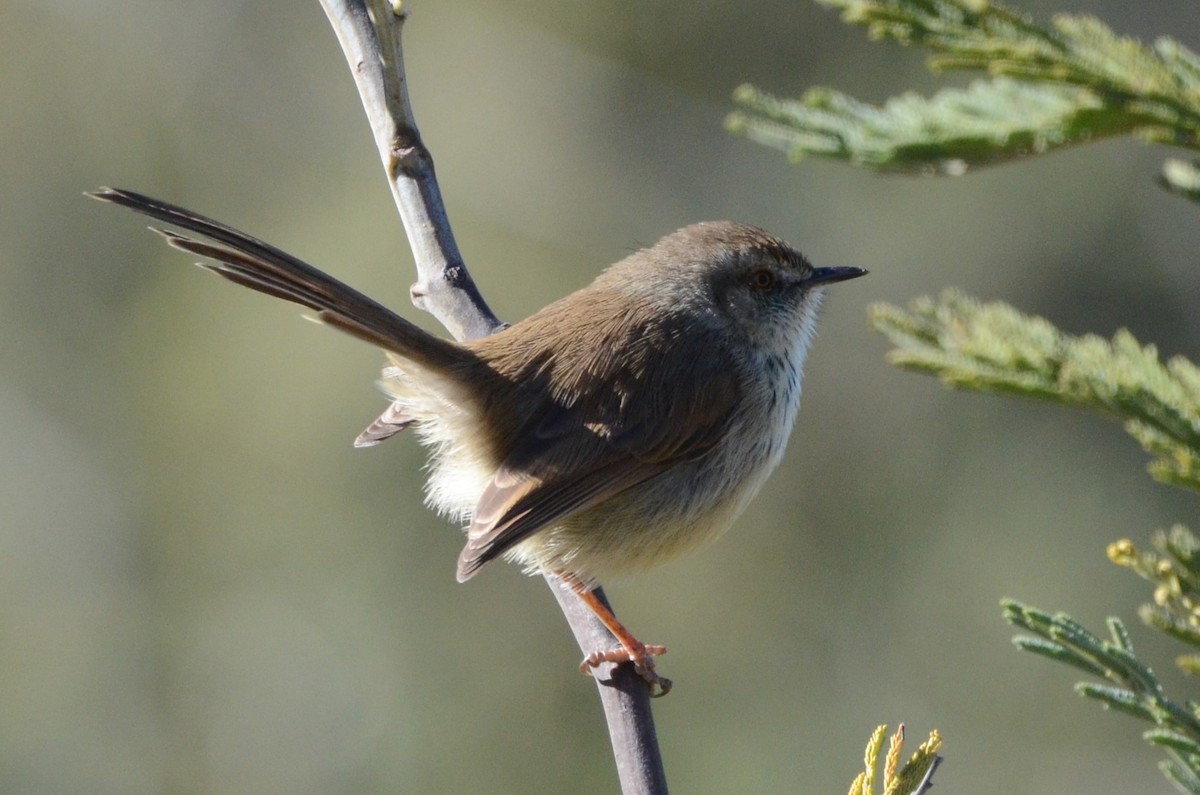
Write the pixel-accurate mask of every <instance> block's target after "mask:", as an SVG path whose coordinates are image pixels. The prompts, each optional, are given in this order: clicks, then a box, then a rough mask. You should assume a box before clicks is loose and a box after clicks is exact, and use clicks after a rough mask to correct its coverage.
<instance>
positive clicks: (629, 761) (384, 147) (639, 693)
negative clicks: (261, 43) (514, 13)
mask: <svg viewBox="0 0 1200 795" xmlns="http://www.w3.org/2000/svg"><path fill="white" fill-rule="evenodd" d="M321 5H322V6H323V7H324V9H325V14H326V16H328V17H329V22H330V24H331V25H332V26H333V29H334V32H335V33H336V34H337V37H338V41H339V42H340V43H341V45H342V51H343V52H344V53H345V55H346V60H347V62H348V63H349V65H350V70H351V72H352V73H353V75H354V81H355V83H356V84H357V86H358V91H359V95H360V96H361V97H362V101H363V108H364V110H365V111H366V114H367V118H368V119H369V120H370V123H371V131H372V133H373V134H374V136H375V143H376V145H377V146H378V148H379V154H380V157H381V158H382V160H383V164H384V169H385V170H386V172H387V176H388V183H389V184H390V186H391V189H392V194H393V196H394V197H395V199H396V206H397V208H398V209H399V211H400V217H401V219H402V220H403V222H404V228H405V231H406V232H407V233H408V240H409V244H410V245H411V247H412V251H413V256H414V257H415V258H416V265H417V279H418V280H417V282H416V284H414V285H413V286H412V289H411V294H412V299H413V303H414V304H415V305H416V306H417V308H418V309H423V310H425V311H427V312H429V313H431V314H432V315H433V316H434V317H436V318H437V319H438V321H439V322H440V323H441V324H442V325H443V326H445V327H446V329H447V330H448V331H449V332H450V333H451V334H452V335H453V336H454V337H455V339H458V340H468V339H474V338H477V337H483V336H486V335H488V334H491V333H493V332H495V331H497V330H499V329H501V328H503V327H504V324H503V323H502V322H501V321H500V320H499V319H497V317H496V316H495V315H494V314H493V313H492V311H491V309H489V308H488V306H487V303H486V302H485V301H484V300H483V296H482V295H480V293H479V290H478V288H476V286H475V283H474V281H473V280H472V279H471V275H470V273H469V272H468V271H467V267H466V265H465V264H464V262H463V260H462V255H461V254H460V253H459V251H458V246H457V244H456V243H455V241H454V235H453V232H452V231H451V227H450V221H449V218H448V217H447V215H446V208H445V205H444V204H443V203H442V195H441V191H440V190H439V189H438V185H437V179H436V177H435V175H434V169H433V158H432V156H431V155H430V153H429V150H428V149H426V148H425V145H424V144H423V143H422V142H421V137H420V134H419V133H418V131H417V125H416V121H415V119H414V117H413V112H412V105H411V103H410V102H409V97H408V84H407V80H406V77H405V72H404V57H403V50H402V48H401V41H400V39H401V30H402V28H403V25H404V20H405V18H406V17H407V13H408V12H407V10H406V9H405V8H404V7H403V5H402V3H400V2H399V0H396V2H395V3H394V4H393V3H392V2H388V0H321ZM546 580H547V583H548V584H549V586H550V590H551V591H552V592H553V593H554V596H555V598H556V599H558V602H559V605H560V607H561V608H562V611H563V615H564V616H565V617H566V619H567V622H568V623H569V624H570V626H571V630H572V632H574V633H575V638H576V640H577V641H578V643H579V647H580V649H581V650H582V652H583V653H584V654H585V655H586V654H589V653H591V652H593V651H597V650H601V649H616V648H619V644H618V643H617V642H616V640H615V639H614V638H613V637H612V635H611V634H610V633H609V632H608V630H607V629H606V628H605V627H604V625H603V624H601V623H600V621H599V620H598V619H596V617H595V615H594V614H593V613H592V612H591V610H589V609H588V608H587V607H586V606H585V605H584V604H583V603H582V602H580V600H579V599H578V598H577V597H576V596H575V594H574V593H572V592H571V591H570V589H567V588H564V587H560V585H561V584H560V583H559V582H558V580H557V579H555V578H554V577H552V576H547V578H546ZM598 593H599V595H600V597H601V599H604V594H603V592H598ZM594 677H595V679H596V683H597V685H598V687H599V691H600V700H601V704H602V705H603V707H604V713H605V717H606V718H607V721H608V730H609V736H610V737H611V739H612V745H613V754H614V757H615V759H616V764H617V772H618V774H619V776H620V779H621V789H622V791H623V792H625V793H638V794H639V795H653V794H656V793H665V792H666V791H667V782H666V774H665V772H664V769H663V764H662V756H661V754H660V752H659V748H658V738H657V735H656V734H655V730H654V717H653V714H652V713H651V710H650V692H649V689H648V688H647V686H646V682H645V681H644V680H643V679H642V678H641V677H640V676H638V675H637V674H635V673H634V672H633V670H632V667H631V666H614V665H612V664H605V665H602V666H601V667H599V668H597V669H595V671H594Z"/></svg>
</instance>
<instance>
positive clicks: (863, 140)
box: [727, 0, 1200, 197]
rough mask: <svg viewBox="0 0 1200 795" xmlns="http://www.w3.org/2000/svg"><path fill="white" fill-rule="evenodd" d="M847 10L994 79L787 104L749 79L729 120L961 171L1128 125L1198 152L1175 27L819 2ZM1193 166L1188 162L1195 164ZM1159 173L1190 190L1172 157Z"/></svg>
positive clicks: (1197, 126)
mask: <svg viewBox="0 0 1200 795" xmlns="http://www.w3.org/2000/svg"><path fill="white" fill-rule="evenodd" d="M818 2H820V3H821V4H822V5H827V6H830V7H833V8H838V9H841V11H842V19H843V20H845V21H846V22H848V23H850V24H855V25H863V26H865V27H866V28H867V31H868V33H869V35H870V36H871V38H872V39H876V40H880V39H889V40H892V41H896V42H899V43H901V44H904V45H910V46H911V45H915V46H918V47H922V48H925V49H928V50H930V51H931V52H932V55H930V57H929V59H928V64H929V67H930V68H931V69H933V70H935V71H949V70H967V71H985V72H987V73H989V74H991V75H992V76H993V77H992V79H991V80H987V81H978V82H975V83H973V84H972V85H971V87H970V88H969V89H967V90H961V89H945V90H943V91H940V92H938V93H936V94H935V95H933V96H932V97H929V98H926V97H922V96H920V95H917V94H913V93H907V94H904V95H902V96H901V97H897V98H895V99H892V100H890V101H888V102H886V103H885V104H884V105H883V106H882V107H874V106H872V105H868V104H865V103H862V102H859V101H857V100H854V99H853V98H851V97H849V96H847V95H845V94H843V93H841V92H839V91H835V90H833V89H829V88H816V89H811V90H809V91H808V92H807V93H805V94H804V96H803V97H801V98H800V99H798V100H782V99H778V98H776V97H774V96H773V95H771V94H769V93H766V92H764V91H761V90H759V89H756V88H754V87H753V86H749V85H745V86H742V87H741V88H739V89H738V90H737V91H736V92H735V94H734V101H735V102H736V103H737V104H738V105H740V106H741V107H742V110H740V111H736V112H734V113H733V114H731V115H730V116H729V117H728V119H727V127H728V128H729V129H731V130H733V131H735V132H738V133H741V134H744V135H746V136H747V137H749V138H751V139H752V140H755V141H758V142H759V143H763V144H766V145H768V146H772V147H774V148H777V149H782V150H783V151H785V152H787V153H788V155H789V156H790V157H791V158H792V159H793V160H799V159H801V158H803V157H804V156H805V155H808V154H818V155H824V156H828V157H836V158H840V159H844V160H849V161H851V162H853V163H855V164H858V165H864V166H870V167H872V168H878V169H882V170H889V171H913V170H915V171H918V172H927V171H930V170H933V171H936V172H941V173H947V174H953V175H957V174H961V173H963V172H965V171H966V170H967V169H968V168H972V167H975V166H981V165H987V164H992V163H999V162H1004V161H1007V160H1014V159H1017V158H1021V157H1026V156H1028V155H1036V154H1041V153H1044V152H1047V151H1050V150H1052V149H1057V148H1060V147H1063V146H1069V145H1071V144H1077V143H1082V142H1088V141H1095V140H1099V139H1101V138H1105V137H1110V136H1114V135H1123V134H1133V135H1136V136H1137V137H1138V138H1140V139H1142V140H1144V141H1146V142H1150V143H1163V144H1172V145H1175V146H1182V147H1186V148H1189V149H1193V150H1195V149H1200V57H1197V56H1196V54H1195V53H1193V52H1192V51H1191V50H1189V49H1188V48H1187V47H1185V46H1184V45H1182V44H1181V43H1180V42H1178V41H1176V40H1175V39H1172V38H1169V37H1165V36H1164V37H1161V38H1159V39H1158V40H1156V41H1155V42H1154V44H1153V46H1152V47H1146V46H1144V45H1143V44H1141V43H1140V42H1138V41H1136V40H1134V39H1131V38H1127V37H1123V36H1118V35H1117V34H1116V33H1114V32H1113V31H1112V29H1110V28H1109V27H1108V26H1107V25H1105V24H1104V23H1103V22H1101V21H1100V20H1099V19H1097V18H1095V17H1092V16H1080V15H1069V14H1059V15H1056V16H1055V17H1054V18H1053V19H1052V21H1051V23H1050V25H1049V26H1048V27H1047V26H1043V25H1039V24H1038V23H1036V22H1034V21H1033V20H1032V18H1031V17H1029V16H1028V15H1026V14H1024V13H1021V12H1019V11H1016V10H1014V9H1011V8H1009V7H1007V6H1004V5H1002V4H1000V3H993V2H988V0H818ZM1193 171H1194V169H1193ZM1160 179H1161V180H1162V181H1163V182H1165V183H1166V184H1167V185H1168V186H1169V187H1171V188H1172V189H1174V190H1176V191H1177V192H1179V193H1180V194H1181V195H1184V196H1188V197H1193V196H1194V189H1193V188H1189V187H1188V186H1190V185H1194V182H1195V180H1194V174H1193V173H1191V172H1190V171H1185V170H1184V168H1183V167H1182V166H1181V165H1180V163H1179V161H1176V162H1173V163H1172V164H1171V165H1169V166H1165V167H1164V168H1163V170H1162V173H1161V176H1160Z"/></svg>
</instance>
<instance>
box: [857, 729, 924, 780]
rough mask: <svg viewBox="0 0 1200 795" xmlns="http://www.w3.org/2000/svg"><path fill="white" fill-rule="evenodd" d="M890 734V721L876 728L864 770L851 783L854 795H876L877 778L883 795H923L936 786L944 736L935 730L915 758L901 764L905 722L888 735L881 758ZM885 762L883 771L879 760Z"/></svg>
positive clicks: (865, 756)
mask: <svg viewBox="0 0 1200 795" xmlns="http://www.w3.org/2000/svg"><path fill="white" fill-rule="evenodd" d="M886 735H887V724H881V725H880V726H878V727H876V729H875V731H874V732H873V733H872V734H871V739H870V740H868V741H867V748H866V751H865V752H864V753H863V766H864V768H865V769H864V770H863V772H861V773H859V774H858V775H857V776H856V777H855V778H854V781H853V783H851V784H850V795H875V792H876V789H875V781H876V779H880V781H881V785H882V787H883V789H882V790H880V793H881V795H922V793H925V792H927V791H928V790H929V788H930V787H931V786H932V783H931V780H932V778H933V771H934V770H936V769H937V766H938V763H939V762H940V761H941V758H940V757H939V756H938V754H937V752H938V750H939V749H940V748H941V747H942V738H941V736H939V735H938V733H937V731H936V730H934V731H932V732H930V733H929V738H928V739H927V740H925V742H923V743H921V747H920V748H918V749H917V750H916V752H915V753H913V755H912V757H911V758H909V760H908V761H907V762H905V763H904V767H900V757H901V755H902V754H903V752H904V724H900V725H899V726H897V727H896V732H895V733H894V734H893V735H892V736H891V737H888V749H887V755H886V756H885V757H883V758H882V759H881V758H880V754H881V753H882V751H883V739H884V737H885V736H886ZM881 761H882V762H883V763H884V765H883V769H882V770H880V768H879V763H880V762H881Z"/></svg>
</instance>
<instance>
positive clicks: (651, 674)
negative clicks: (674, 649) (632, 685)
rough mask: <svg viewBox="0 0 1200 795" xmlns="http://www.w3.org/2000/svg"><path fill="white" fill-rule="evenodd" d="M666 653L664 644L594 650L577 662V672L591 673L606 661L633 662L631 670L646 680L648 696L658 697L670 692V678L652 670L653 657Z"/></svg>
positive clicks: (618, 663)
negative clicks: (648, 690)
mask: <svg viewBox="0 0 1200 795" xmlns="http://www.w3.org/2000/svg"><path fill="white" fill-rule="evenodd" d="M666 653H667V647H666V646H645V645H643V646H641V648H638V649H627V648H624V647H622V648H620V649H610V650H607V651H594V652H592V653H591V654H589V655H588V656H587V657H584V658H583V662H582V663H580V664H579V672H580V673H583V674H587V673H591V669H593V668H595V667H596V666H598V665H600V664H601V663H606V662H607V663H615V664H617V665H620V664H621V663H633V670H634V671H635V672H636V673H637V675H638V676H640V677H642V679H644V680H646V684H647V686H649V688H650V697H651V698H658V697H660V696H665V695H666V694H667V693H669V692H671V680H670V679H667V678H666V677H665V676H659V675H658V674H657V673H655V671H654V658H655V657H658V656H660V655H663V654H666Z"/></svg>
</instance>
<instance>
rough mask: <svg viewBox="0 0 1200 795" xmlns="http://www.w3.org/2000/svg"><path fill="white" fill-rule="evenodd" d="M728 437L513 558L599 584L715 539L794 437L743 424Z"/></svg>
mask: <svg viewBox="0 0 1200 795" xmlns="http://www.w3.org/2000/svg"><path fill="white" fill-rule="evenodd" d="M788 425H790V423H788ZM787 430H790V427H789V428H788V429H787ZM726 438H727V439H728V440H729V441H728V442H726V443H724V444H722V445H719V446H718V447H717V448H716V449H714V450H712V451H710V453H709V454H708V455H706V456H704V457H703V458H701V459H699V460H697V461H693V462H688V463H684V464H679V465H676V466H675V467H674V468H672V469H670V470H668V471H667V472H664V473H662V474H661V475H658V476H657V477H655V478H652V479H651V480H648V481H646V482H644V483H641V484H639V485H637V486H634V487H632V488H630V489H628V490H627V491H625V492H623V493H621V494H619V495H617V496H615V497H613V498H611V499H610V500H608V501H607V502H605V503H603V504H601V505H598V506H596V507H594V508H591V509H589V510H587V511H583V512H581V513H579V514H577V515H575V516H572V517H570V518H569V519H567V520H566V521H565V522H563V523H562V524H561V525H559V526H556V527H551V528H547V529H545V530H543V531H540V532H538V533H537V534H536V535H534V536H532V537H531V538H529V539H527V540H526V541H524V542H522V543H521V544H519V545H517V546H516V547H514V549H513V550H512V551H511V552H510V553H509V556H508V557H509V558H510V559H512V560H514V561H515V562H518V563H521V564H523V565H524V566H525V567H526V568H527V569H528V570H531V571H542V570H550V571H555V572H569V573H571V574H574V575H575V576H576V577H578V578H579V579H580V580H582V581H584V582H586V583H589V584H593V583H597V582H611V581H612V580H613V579H621V578H623V577H628V576H630V575H632V574H636V573H638V572H640V571H644V570H646V569H650V568H654V567H656V566H658V565H661V564H663V563H666V562H667V561H669V560H672V559H674V558H676V557H678V556H680V555H682V554H684V553H685V552H688V551H690V550H693V549H696V548H697V547H700V546H703V545H705V544H707V543H709V542H711V541H713V540H715V539H716V538H717V537H718V536H720V535H721V534H722V533H724V532H725V531H726V530H727V529H729V527H730V526H731V525H732V524H733V521H734V520H735V519H736V518H737V517H738V516H739V515H740V514H741V513H742V511H743V510H744V509H745V507H746V505H747V504H748V503H749V502H750V500H751V499H752V498H753V497H754V495H755V494H757V493H758V490H759V489H760V488H761V487H762V484H763V483H764V482H765V481H766V479H767V476H768V475H770V474H771V472H772V471H773V470H774V469H775V467H776V466H777V465H778V463H779V459H780V458H781V457H782V455H783V449H784V446H785V444H786V442H787V435H786V434H779V433H769V434H762V435H760V436H758V437H756V438H750V437H749V435H747V434H746V433H745V432H744V429H738V428H731V429H730V433H729V434H728V435H727V437H726Z"/></svg>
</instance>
